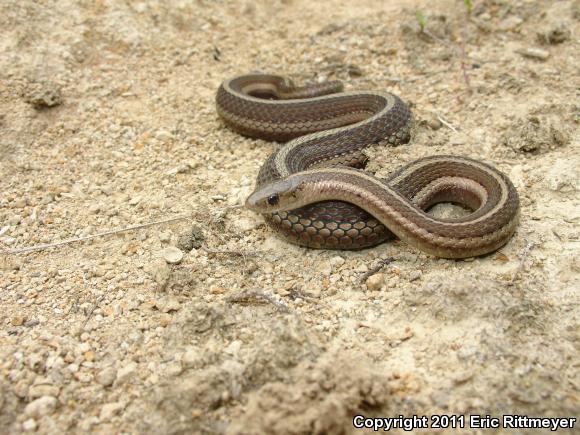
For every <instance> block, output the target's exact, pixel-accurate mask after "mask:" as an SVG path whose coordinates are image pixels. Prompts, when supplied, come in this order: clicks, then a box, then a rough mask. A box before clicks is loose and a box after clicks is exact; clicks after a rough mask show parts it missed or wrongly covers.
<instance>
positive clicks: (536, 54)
mask: <svg viewBox="0 0 580 435" xmlns="http://www.w3.org/2000/svg"><path fill="white" fill-rule="evenodd" d="M516 53H518V54H521V55H522V56H524V57H528V58H530V59H538V60H546V59H548V58H549V57H550V52H548V51H546V50H542V49H541V48H523V49H520V50H516Z"/></svg>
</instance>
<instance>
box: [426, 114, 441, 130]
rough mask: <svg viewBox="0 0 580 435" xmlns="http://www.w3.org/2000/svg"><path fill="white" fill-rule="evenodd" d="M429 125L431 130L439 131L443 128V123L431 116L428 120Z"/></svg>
mask: <svg viewBox="0 0 580 435" xmlns="http://www.w3.org/2000/svg"><path fill="white" fill-rule="evenodd" d="M427 125H428V126H429V128H430V129H431V130H439V129H440V128H441V127H442V126H443V123H442V122H441V121H440V120H439V118H437V117H436V116H430V117H429V118H427Z"/></svg>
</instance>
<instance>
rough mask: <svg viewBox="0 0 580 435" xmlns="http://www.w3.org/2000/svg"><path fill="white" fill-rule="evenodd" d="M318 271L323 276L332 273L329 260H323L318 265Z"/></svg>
mask: <svg viewBox="0 0 580 435" xmlns="http://www.w3.org/2000/svg"><path fill="white" fill-rule="evenodd" d="M318 271H319V272H320V273H321V274H322V275H324V276H330V274H331V273H332V264H330V261H323V262H322V263H320V265H319V266H318Z"/></svg>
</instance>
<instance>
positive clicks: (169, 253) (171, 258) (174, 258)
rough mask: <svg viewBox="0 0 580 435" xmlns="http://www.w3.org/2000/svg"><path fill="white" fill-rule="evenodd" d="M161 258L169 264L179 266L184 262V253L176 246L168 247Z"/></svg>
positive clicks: (162, 251) (163, 250) (162, 252)
mask: <svg viewBox="0 0 580 435" xmlns="http://www.w3.org/2000/svg"><path fill="white" fill-rule="evenodd" d="M161 256H162V257H163V259H164V260H165V261H167V262H168V263H169V264H179V263H180V262H181V260H183V251H181V250H180V249H179V248H176V247H175V246H168V247H167V248H165V249H162V250H161Z"/></svg>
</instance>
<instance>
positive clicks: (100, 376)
mask: <svg viewBox="0 0 580 435" xmlns="http://www.w3.org/2000/svg"><path fill="white" fill-rule="evenodd" d="M95 379H96V381H97V382H98V383H99V384H101V385H102V386H103V387H110V386H111V385H113V383H114V382H115V379H117V369H115V368H114V367H106V368H104V369H103V370H101V371H100V372H99V373H97V376H96V378H95Z"/></svg>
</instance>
